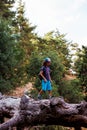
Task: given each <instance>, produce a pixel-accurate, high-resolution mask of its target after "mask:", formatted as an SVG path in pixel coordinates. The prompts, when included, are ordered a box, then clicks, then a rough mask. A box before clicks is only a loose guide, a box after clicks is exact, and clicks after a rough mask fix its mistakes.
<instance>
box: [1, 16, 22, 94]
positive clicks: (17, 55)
mask: <svg viewBox="0 0 87 130" xmlns="http://www.w3.org/2000/svg"><path fill="white" fill-rule="evenodd" d="M9 25H10V24H9V22H7V21H5V20H3V19H1V18H0V91H2V92H4V91H8V90H9V89H11V88H12V87H13V86H15V85H17V81H16V79H17V72H18V65H19V63H20V61H21V60H22V57H23V55H22V51H21V50H20V48H19V47H18V42H17V39H16V37H15V36H14V34H13V32H12V30H11V28H10V26H9ZM18 79H19V78H18Z"/></svg>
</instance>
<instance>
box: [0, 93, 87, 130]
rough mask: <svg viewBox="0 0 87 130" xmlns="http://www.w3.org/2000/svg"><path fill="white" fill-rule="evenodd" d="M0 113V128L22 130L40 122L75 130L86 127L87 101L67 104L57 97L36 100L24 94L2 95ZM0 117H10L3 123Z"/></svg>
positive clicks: (0, 129)
mask: <svg viewBox="0 0 87 130" xmlns="http://www.w3.org/2000/svg"><path fill="white" fill-rule="evenodd" d="M0 115H2V116H0V121H1V123H2V124H1V125H0V130H8V129H9V127H11V128H13V127H17V130H19V129H20V130H23V129H24V127H29V126H36V125H42V124H45V125H62V126H67V127H74V128H75V130H81V127H86V128H87V102H84V101H83V102H81V103H79V104H69V103H66V102H65V101H64V99H62V98H58V97H55V98H52V99H50V100H46V99H45V100H37V101H36V100H34V99H31V98H30V97H28V96H26V95H24V96H22V98H15V97H6V96H3V95H2V96H0ZM2 117H3V118H4V117H9V118H10V119H9V120H8V121H7V122H4V123H3V118H2ZM19 126H20V127H19ZM77 126H78V127H77Z"/></svg>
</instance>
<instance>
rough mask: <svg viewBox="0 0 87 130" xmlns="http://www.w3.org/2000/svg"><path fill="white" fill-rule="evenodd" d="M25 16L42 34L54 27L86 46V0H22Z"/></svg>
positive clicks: (73, 40)
mask: <svg viewBox="0 0 87 130" xmlns="http://www.w3.org/2000/svg"><path fill="white" fill-rule="evenodd" d="M23 1H24V2H25V11H26V16H27V18H28V19H29V21H30V22H31V23H32V25H36V26H37V28H36V32H37V33H38V34H39V35H40V36H43V35H44V34H46V33H47V32H49V31H53V30H55V31H56V29H58V30H59V32H60V33H61V34H66V39H67V40H68V41H72V42H74V43H78V44H79V45H80V46H81V45H85V46H87V0H23Z"/></svg>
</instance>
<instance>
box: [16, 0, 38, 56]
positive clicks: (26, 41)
mask: <svg viewBox="0 0 87 130" xmlns="http://www.w3.org/2000/svg"><path fill="white" fill-rule="evenodd" d="M35 28H36V27H35V26H32V25H31V24H30V23H29V20H28V19H27V18H26V17H25V10H24V3H23V2H22V0H19V5H18V8H17V14H16V18H15V31H16V33H18V34H19V36H20V43H21V47H22V48H23V49H24V51H25V54H26V58H28V57H29V56H30V55H31V53H32V52H33V51H34V48H35V46H34V45H33V44H32V41H33V39H35V37H36V36H35V34H34V32H33V31H34V29H35Z"/></svg>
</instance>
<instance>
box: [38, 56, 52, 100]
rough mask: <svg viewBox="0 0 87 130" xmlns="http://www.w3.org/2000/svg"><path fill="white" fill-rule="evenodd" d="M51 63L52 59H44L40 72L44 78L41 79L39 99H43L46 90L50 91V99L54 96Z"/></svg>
mask: <svg viewBox="0 0 87 130" xmlns="http://www.w3.org/2000/svg"><path fill="white" fill-rule="evenodd" d="M50 65H51V59H50V58H46V59H45V60H44V63H43V66H42V67H41V70H40V73H39V75H40V77H41V78H42V79H41V84H42V89H41V90H40V92H39V94H38V99H41V95H42V93H43V92H45V91H48V93H49V99H50V98H51V97H52V86H51V76H50Z"/></svg>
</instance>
